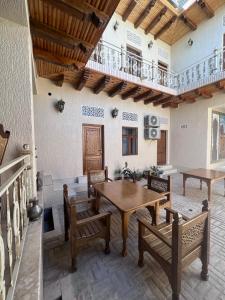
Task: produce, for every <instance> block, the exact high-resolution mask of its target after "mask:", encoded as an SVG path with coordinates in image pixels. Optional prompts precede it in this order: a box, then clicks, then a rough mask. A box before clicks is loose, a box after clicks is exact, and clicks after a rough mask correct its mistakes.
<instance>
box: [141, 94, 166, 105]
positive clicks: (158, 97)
mask: <svg viewBox="0 0 225 300" xmlns="http://www.w3.org/2000/svg"><path fill="white" fill-rule="evenodd" d="M162 97H163V93H159V94H157V95H154V96H152V97H150V98H148V99H146V100H144V104H150V103H152V102H153V101H155V100H160V99H162Z"/></svg>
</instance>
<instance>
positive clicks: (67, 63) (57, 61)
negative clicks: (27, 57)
mask: <svg viewBox="0 0 225 300" xmlns="http://www.w3.org/2000/svg"><path fill="white" fill-rule="evenodd" d="M33 55H34V58H35V59H39V60H43V61H46V62H48V63H51V64H54V65H58V66H61V67H64V68H68V69H69V70H71V71H73V70H80V69H82V68H83V67H84V66H85V64H84V63H82V62H79V61H77V60H73V59H70V58H67V57H63V56H58V55H53V54H51V53H50V52H48V51H44V50H41V49H37V48H34V49H33Z"/></svg>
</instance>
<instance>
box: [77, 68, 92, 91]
mask: <svg viewBox="0 0 225 300" xmlns="http://www.w3.org/2000/svg"><path fill="white" fill-rule="evenodd" d="M90 75H91V71H90V70H89V69H85V70H84V71H83V73H82V75H81V77H80V79H79V81H78V84H77V86H76V87H75V88H76V90H78V91H81V90H82V88H83V87H84V86H85V84H86V82H87V81H88V79H89V77H90Z"/></svg>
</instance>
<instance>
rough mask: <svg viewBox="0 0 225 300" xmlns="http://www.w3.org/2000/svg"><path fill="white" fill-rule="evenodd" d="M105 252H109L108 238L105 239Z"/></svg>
mask: <svg viewBox="0 0 225 300" xmlns="http://www.w3.org/2000/svg"><path fill="white" fill-rule="evenodd" d="M104 252H105V254H110V247H109V239H106V241H105V251H104Z"/></svg>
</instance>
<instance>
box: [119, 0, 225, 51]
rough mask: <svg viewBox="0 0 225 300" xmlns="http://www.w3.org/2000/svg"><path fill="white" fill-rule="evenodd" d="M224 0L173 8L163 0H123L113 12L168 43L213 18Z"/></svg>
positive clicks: (172, 42)
mask: <svg viewBox="0 0 225 300" xmlns="http://www.w3.org/2000/svg"><path fill="white" fill-rule="evenodd" d="M223 4H225V1H224V0H196V1H195V2H194V3H193V4H192V5H191V6H190V7H189V8H188V9H187V10H185V11H184V10H178V9H175V8H174V7H173V6H172V5H171V4H170V3H169V2H168V1H166V0H122V1H120V4H119V5H118V7H117V9H116V12H117V13H118V14H119V15H121V16H122V18H123V20H124V21H126V20H128V21H130V22H131V23H133V24H134V27H135V28H138V27H140V28H142V29H143V30H144V31H145V34H148V33H151V34H152V35H154V38H155V39H157V38H160V39H161V40H162V41H164V42H166V43H167V44H169V45H172V44H174V43H175V42H177V41H178V40H179V39H181V38H182V37H183V36H184V35H185V34H187V33H188V32H190V31H192V30H196V29H197V26H198V25H199V24H200V23H201V22H202V21H204V20H206V19H208V18H212V17H213V16H214V13H215V11H216V10H217V9H218V8H219V7H221V6H222V5H223Z"/></svg>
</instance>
